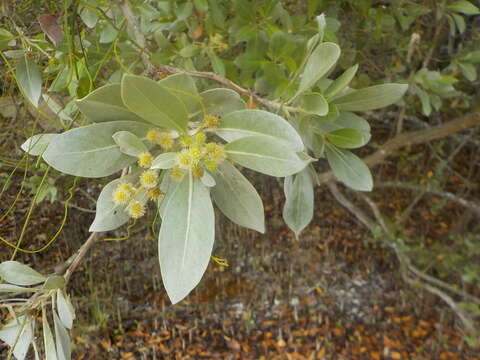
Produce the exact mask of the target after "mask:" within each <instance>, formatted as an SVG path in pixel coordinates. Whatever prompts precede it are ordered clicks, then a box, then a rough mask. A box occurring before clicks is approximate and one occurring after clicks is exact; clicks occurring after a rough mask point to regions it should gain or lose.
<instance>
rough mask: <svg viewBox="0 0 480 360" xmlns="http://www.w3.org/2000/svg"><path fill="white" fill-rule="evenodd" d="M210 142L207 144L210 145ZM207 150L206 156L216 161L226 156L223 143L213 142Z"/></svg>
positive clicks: (220, 160)
mask: <svg viewBox="0 0 480 360" xmlns="http://www.w3.org/2000/svg"><path fill="white" fill-rule="evenodd" d="M210 144H211V143H209V144H207V145H210ZM207 151H208V157H209V159H210V160H213V161H216V162H217V163H221V162H222V161H223V160H225V159H226V158H227V154H226V153H225V148H224V147H223V145H220V144H213V146H210V147H209V149H207Z"/></svg>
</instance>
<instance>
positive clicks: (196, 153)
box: [188, 146, 204, 165]
mask: <svg viewBox="0 0 480 360" xmlns="http://www.w3.org/2000/svg"><path fill="white" fill-rule="evenodd" d="M203 155H204V154H203V151H202V150H201V149H200V148H199V147H197V146H195V147H191V148H190V149H188V156H190V160H191V163H192V164H193V165H196V164H198V162H199V161H200V160H201V159H202V157H203Z"/></svg>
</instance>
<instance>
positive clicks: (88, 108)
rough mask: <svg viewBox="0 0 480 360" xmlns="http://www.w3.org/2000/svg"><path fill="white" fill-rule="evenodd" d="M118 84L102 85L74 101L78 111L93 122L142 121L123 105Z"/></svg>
mask: <svg viewBox="0 0 480 360" xmlns="http://www.w3.org/2000/svg"><path fill="white" fill-rule="evenodd" d="M121 93H122V92H121V86H120V84H108V85H104V86H102V87H100V88H98V89H96V90H94V91H92V92H91V93H89V94H88V95H87V96H85V97H84V98H82V99H79V100H77V101H76V104H77V106H78V108H79V109H80V111H81V112H82V113H83V114H84V115H85V116H86V117H87V118H88V119H89V120H91V121H93V122H104V121H117V120H131V121H144V120H143V119H142V118H140V117H139V116H137V115H135V114H134V113H132V112H131V111H130V110H128V109H127V107H126V106H125V105H124V104H123V101H122V96H121Z"/></svg>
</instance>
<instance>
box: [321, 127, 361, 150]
mask: <svg viewBox="0 0 480 360" xmlns="http://www.w3.org/2000/svg"><path fill="white" fill-rule="evenodd" d="M325 136H326V138H327V139H328V140H329V141H330V142H331V143H332V144H333V145H335V146H338V147H339V148H344V149H356V148H359V147H362V146H363V145H365V141H364V140H365V137H364V136H363V134H362V133H361V132H360V131H358V130H356V129H340V130H335V131H332V132H329V133H326V134H325Z"/></svg>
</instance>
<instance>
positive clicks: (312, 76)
mask: <svg viewBox="0 0 480 360" xmlns="http://www.w3.org/2000/svg"><path fill="white" fill-rule="evenodd" d="M339 57H340V47H339V46H338V45H337V44H334V43H331V42H326V43H322V44H320V45H318V46H317V47H316V48H315V50H313V52H312V55H310V57H309V58H308V61H307V64H306V65H305V69H304V70H303V73H302V78H301V79H300V86H299V88H298V91H297V94H300V93H302V92H304V91H306V90H309V89H310V88H311V87H312V86H313V85H315V83H316V82H317V81H318V80H320V79H321V78H322V76H324V75H325V74H326V73H327V72H328V71H329V70H330V69H332V68H333V67H334V66H335V64H336V63H337V60H338V58H339Z"/></svg>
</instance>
